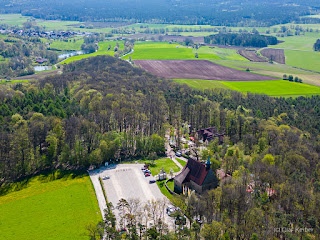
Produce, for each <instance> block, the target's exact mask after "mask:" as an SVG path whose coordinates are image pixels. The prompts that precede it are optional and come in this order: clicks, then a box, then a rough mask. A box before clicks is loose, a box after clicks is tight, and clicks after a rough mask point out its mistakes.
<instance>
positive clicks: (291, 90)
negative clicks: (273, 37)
mask: <svg viewBox="0 0 320 240" xmlns="http://www.w3.org/2000/svg"><path fill="white" fill-rule="evenodd" d="M174 81H176V82H178V83H180V84H187V85H189V86H190V87H193V88H197V89H201V90H204V89H213V88H223V89H231V90H235V91H240V92H244V93H245V92H252V93H260V94H266V95H270V96H301V95H305V96H308V95H319V94H320V87H317V86H313V85H310V84H304V83H295V82H289V81H285V80H275V81H241V82H238V81H214V80H200V79H176V80H174Z"/></svg>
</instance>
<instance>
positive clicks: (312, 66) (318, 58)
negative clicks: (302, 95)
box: [285, 50, 320, 72]
mask: <svg viewBox="0 0 320 240" xmlns="http://www.w3.org/2000/svg"><path fill="white" fill-rule="evenodd" d="M285 55H286V63H287V65H290V66H293V67H297V68H303V69H307V70H311V71H316V72H320V52H311V51H297V50H285Z"/></svg>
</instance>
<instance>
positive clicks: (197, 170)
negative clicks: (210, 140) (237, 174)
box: [174, 158, 218, 194]
mask: <svg viewBox="0 0 320 240" xmlns="http://www.w3.org/2000/svg"><path fill="white" fill-rule="evenodd" d="M217 185H218V178H217V176H216V175H215V174H214V172H213V171H212V169H211V163H210V158H208V161H207V163H206V164H204V163H202V162H199V161H196V160H193V159H191V158H190V159H189V160H188V162H187V164H186V165H185V167H184V168H183V169H182V171H181V173H179V174H178V175H177V176H176V177H175V178H174V191H175V192H177V193H181V192H182V191H183V188H185V187H187V188H189V189H192V190H195V191H196V192H197V193H199V194H200V193H202V192H203V191H206V190H209V189H212V188H216V187H217Z"/></svg>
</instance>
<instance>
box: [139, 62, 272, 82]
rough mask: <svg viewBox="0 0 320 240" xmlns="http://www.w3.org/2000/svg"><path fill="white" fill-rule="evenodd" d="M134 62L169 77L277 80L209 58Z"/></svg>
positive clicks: (221, 79)
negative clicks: (221, 63) (233, 67)
mask: <svg viewBox="0 0 320 240" xmlns="http://www.w3.org/2000/svg"><path fill="white" fill-rule="evenodd" d="M134 63H135V64H136V65H137V66H140V67H142V68H143V69H145V70H147V71H149V72H151V73H154V74H156V75H158V76H161V77H165V78H169V79H206V80H220V81H264V80H275V78H273V77H269V76H263V75H258V74H253V73H250V72H246V71H240V70H236V69H232V68H228V67H224V66H222V65H218V64H215V63H213V62H210V61H207V60H135V61H134Z"/></svg>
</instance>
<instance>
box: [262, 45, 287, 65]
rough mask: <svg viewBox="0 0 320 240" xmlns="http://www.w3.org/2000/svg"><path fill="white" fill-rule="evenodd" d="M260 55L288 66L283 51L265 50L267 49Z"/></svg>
mask: <svg viewBox="0 0 320 240" xmlns="http://www.w3.org/2000/svg"><path fill="white" fill-rule="evenodd" d="M260 53H261V54H262V55H263V56H265V57H267V58H269V59H272V61H275V62H277V63H281V64H286V57H285V55H284V50H283V49H274V48H265V49H262V50H261V51H260Z"/></svg>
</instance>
